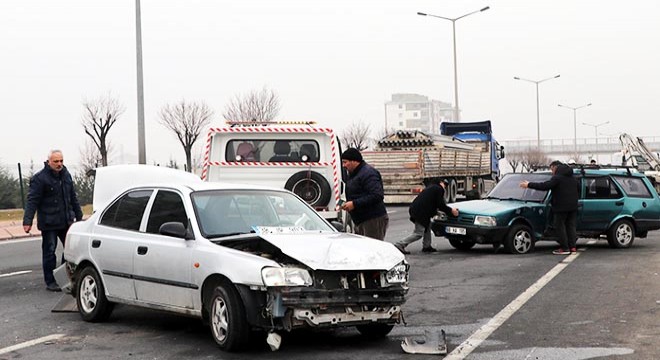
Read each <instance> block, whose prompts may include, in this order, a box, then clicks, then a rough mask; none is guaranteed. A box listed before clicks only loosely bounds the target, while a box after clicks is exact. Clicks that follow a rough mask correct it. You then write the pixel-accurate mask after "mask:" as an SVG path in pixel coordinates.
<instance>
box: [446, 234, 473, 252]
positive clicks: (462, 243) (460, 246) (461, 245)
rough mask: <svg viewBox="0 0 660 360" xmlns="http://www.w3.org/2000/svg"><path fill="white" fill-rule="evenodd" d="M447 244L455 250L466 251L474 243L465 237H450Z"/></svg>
mask: <svg viewBox="0 0 660 360" xmlns="http://www.w3.org/2000/svg"><path fill="white" fill-rule="evenodd" d="M448 240H449V244H451V246H453V247H454V249H456V250H460V251H468V250H470V249H472V248H473V247H474V245H475V243H474V241H468V240H465V239H459V238H455V237H450V238H449V239H448Z"/></svg>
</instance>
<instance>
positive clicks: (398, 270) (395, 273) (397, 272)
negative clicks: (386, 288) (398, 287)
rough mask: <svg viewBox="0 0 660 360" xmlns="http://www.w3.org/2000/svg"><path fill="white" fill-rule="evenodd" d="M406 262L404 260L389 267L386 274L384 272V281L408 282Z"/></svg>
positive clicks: (392, 282) (389, 282)
mask: <svg viewBox="0 0 660 360" xmlns="http://www.w3.org/2000/svg"><path fill="white" fill-rule="evenodd" d="M408 268H409V266H408V264H406V263H405V262H402V263H400V264H399V265H397V266H395V267H393V268H391V269H390V270H389V271H388V272H387V274H385V281H387V283H388V284H405V283H407V282H408Z"/></svg>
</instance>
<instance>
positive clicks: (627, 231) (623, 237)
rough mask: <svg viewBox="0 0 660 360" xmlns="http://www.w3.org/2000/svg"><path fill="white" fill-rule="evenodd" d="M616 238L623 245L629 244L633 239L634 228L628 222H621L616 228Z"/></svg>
mask: <svg viewBox="0 0 660 360" xmlns="http://www.w3.org/2000/svg"><path fill="white" fill-rule="evenodd" d="M616 239H617V241H618V242H619V244H621V245H627V244H628V243H629V242H630V240H631V239H632V229H631V228H630V225H628V224H621V225H619V227H618V228H617V229H616Z"/></svg>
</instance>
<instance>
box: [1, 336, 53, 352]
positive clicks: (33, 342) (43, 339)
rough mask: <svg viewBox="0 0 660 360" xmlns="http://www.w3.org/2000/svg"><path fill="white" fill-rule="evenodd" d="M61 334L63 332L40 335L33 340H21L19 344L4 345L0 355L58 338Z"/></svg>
mask: <svg viewBox="0 0 660 360" xmlns="http://www.w3.org/2000/svg"><path fill="white" fill-rule="evenodd" d="M63 336H64V334H53V335H48V336H44V337H40V338H38V339H34V340H30V341H26V342H22V343H20V344H16V345H12V346H9V347H6V348H4V349H0V355H2V354H6V353H10V352H12V351H16V350H20V349H24V348H26V347H30V346H34V345H39V344H41V343H45V342H47V341H53V340H57V339H59V338H61V337H63Z"/></svg>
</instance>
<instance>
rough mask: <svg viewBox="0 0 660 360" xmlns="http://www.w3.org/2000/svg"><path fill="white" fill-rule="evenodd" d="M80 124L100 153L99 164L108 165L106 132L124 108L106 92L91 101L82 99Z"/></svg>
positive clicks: (108, 149)
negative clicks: (104, 94)
mask: <svg viewBox="0 0 660 360" xmlns="http://www.w3.org/2000/svg"><path fill="white" fill-rule="evenodd" d="M83 108H84V109H83V116H82V126H83V129H85V134H87V135H88V136H89V137H90V138H91V139H92V141H93V142H94V145H95V146H96V148H97V149H98V151H99V154H100V155H101V165H102V166H108V153H109V151H110V148H109V145H108V132H110V129H111V128H112V126H113V125H114V124H115V122H117V119H119V116H121V114H123V113H124V111H125V108H124V106H123V105H121V104H120V103H119V100H118V99H117V98H114V97H112V95H110V94H108V95H106V96H104V97H100V98H98V99H94V100H91V101H88V100H85V101H83Z"/></svg>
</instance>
